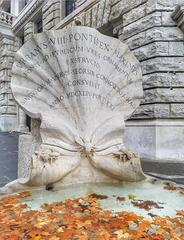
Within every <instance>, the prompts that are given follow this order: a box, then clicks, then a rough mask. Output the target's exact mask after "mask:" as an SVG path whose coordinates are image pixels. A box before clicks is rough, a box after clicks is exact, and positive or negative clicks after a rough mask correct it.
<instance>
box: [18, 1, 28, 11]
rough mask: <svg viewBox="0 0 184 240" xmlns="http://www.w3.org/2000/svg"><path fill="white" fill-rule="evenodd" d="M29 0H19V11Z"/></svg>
mask: <svg viewBox="0 0 184 240" xmlns="http://www.w3.org/2000/svg"><path fill="white" fill-rule="evenodd" d="M28 2H29V0H21V1H19V11H21V10H22V9H23V8H24V7H25V6H26V5H27V4H28Z"/></svg>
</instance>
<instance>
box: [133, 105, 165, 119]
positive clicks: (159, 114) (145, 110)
mask: <svg viewBox="0 0 184 240" xmlns="http://www.w3.org/2000/svg"><path fill="white" fill-rule="evenodd" d="M169 115H170V105H169V104H146V105H141V106H139V107H138V108H137V109H136V111H135V112H134V113H133V115H132V117H131V119H134V118H136V119H137V118H168V117H169Z"/></svg>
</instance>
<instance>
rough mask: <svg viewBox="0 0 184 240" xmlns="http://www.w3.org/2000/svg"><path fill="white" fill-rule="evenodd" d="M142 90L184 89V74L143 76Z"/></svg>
mask: <svg viewBox="0 0 184 240" xmlns="http://www.w3.org/2000/svg"><path fill="white" fill-rule="evenodd" d="M143 87H144V89H148V88H155V87H168V88H173V87H184V73H169V72H168V73H167V72H166V73H152V74H149V75H144V76H143Z"/></svg>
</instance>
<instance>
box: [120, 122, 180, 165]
mask: <svg viewBox="0 0 184 240" xmlns="http://www.w3.org/2000/svg"><path fill="white" fill-rule="evenodd" d="M183 139H184V120H181V119H180V120H176V119H168V120H166V119H165V120H164V119H160V120H131V121H127V122H126V130H125V136H124V143H125V145H126V147H128V148H129V149H131V150H133V151H135V152H138V153H139V154H140V157H141V159H142V160H144V161H153V162H154V161H157V162H184V147H183Z"/></svg>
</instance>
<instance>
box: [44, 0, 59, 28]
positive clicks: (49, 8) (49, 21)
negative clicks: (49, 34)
mask: <svg viewBox="0 0 184 240" xmlns="http://www.w3.org/2000/svg"><path fill="white" fill-rule="evenodd" d="M61 6H62V3H61V1H60V0H49V1H48V2H47V3H46V4H45V5H44V7H43V9H42V13H43V30H44V31H48V30H51V29H52V28H53V27H54V26H55V25H56V24H57V23H59V22H60V20H61Z"/></svg>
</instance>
